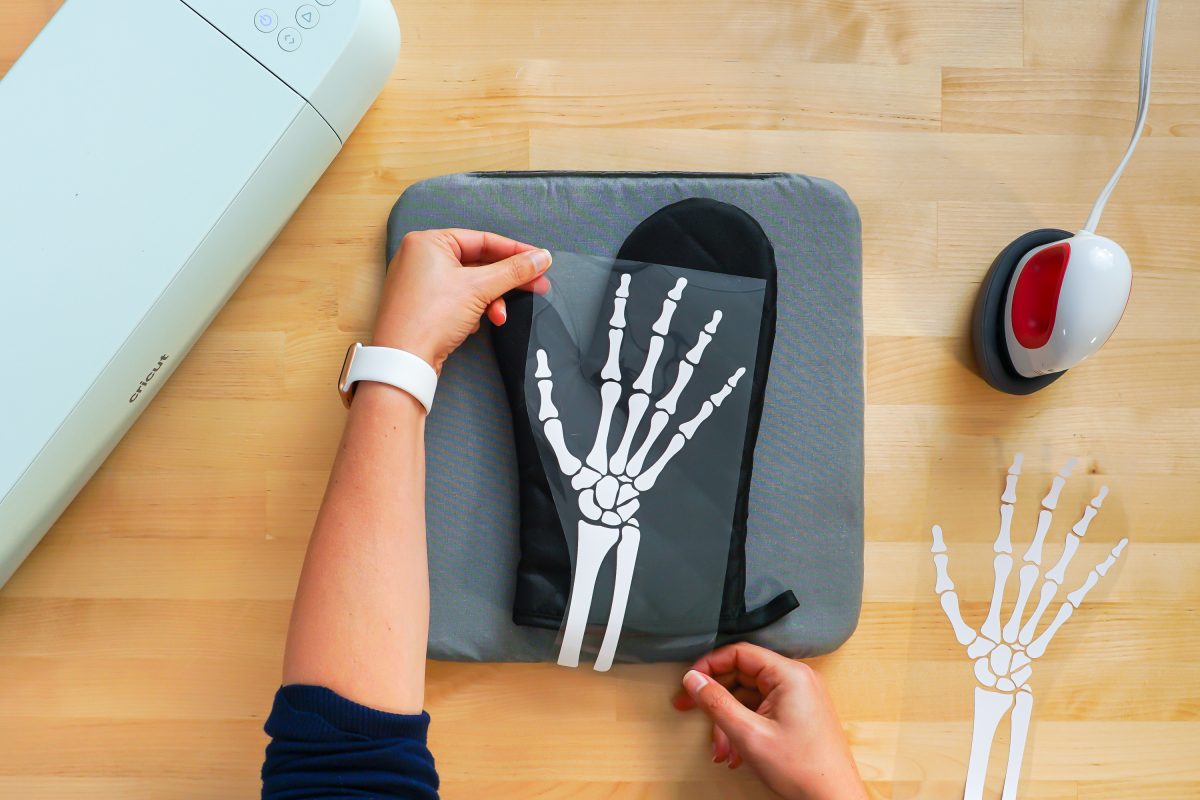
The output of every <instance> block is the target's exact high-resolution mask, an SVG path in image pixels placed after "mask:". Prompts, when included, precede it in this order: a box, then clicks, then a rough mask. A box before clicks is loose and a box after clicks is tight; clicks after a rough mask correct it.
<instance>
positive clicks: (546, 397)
mask: <svg viewBox="0 0 1200 800" xmlns="http://www.w3.org/2000/svg"><path fill="white" fill-rule="evenodd" d="M536 358H537V369H536V370H535V371H534V373H533V376H534V377H535V378H537V379H538V396H539V398H540V403H539V406H540V407H539V408H538V420H539V421H541V423H542V430H543V431H545V434H546V441H547V442H549V443H550V449H551V450H553V451H554V457H555V458H556V459H557V460H558V468H559V470H560V471H561V472H562V474H563V475H574V474H575V473H577V472H579V470H580V468H581V467H582V466H583V463H582V462H580V460H579V459H578V458H576V457H575V456H573V455H572V454H571V451H570V450H568V449H567V443H566V441H565V440H564V439H563V427H562V421H561V420H559V418H558V409H557V408H555V406H554V401H553V400H552V399H551V393H552V392H553V390H554V383H553V377H554V376H553V375H552V374H551V372H550V360H549V358H548V357H547V356H546V351H545V350H538V351H537V354H536Z"/></svg>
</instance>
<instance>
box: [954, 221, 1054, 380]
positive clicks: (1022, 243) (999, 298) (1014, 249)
mask: <svg viewBox="0 0 1200 800" xmlns="http://www.w3.org/2000/svg"><path fill="white" fill-rule="evenodd" d="M1070 237H1071V234H1070V233H1068V232H1067V231H1064V230H1059V229H1058V228H1040V229H1038V230H1036V231H1030V232H1029V233H1026V234H1024V235H1023V236H1018V237H1017V238H1016V239H1014V240H1013V242H1012V243H1011V244H1009V245H1008V247H1005V248H1004V249H1003V250H1001V251H1000V255H998V256H996V260H995V261H993V262H992V266H991V269H989V270H988V273H987V277H986V278H984V279H983V285H982V286H980V287H979V296H978V297H976V298H975V311H974V313H973V314H972V315H971V341H972V345H973V347H974V350H975V363H976V364H977V365H978V367H979V374H980V376H982V377H983V379H984V380H985V381H987V382H988V383H989V384H991V386H992V387H993V388H995V389H999V390H1000V391H1002V392H1007V393H1008V394H1019V395H1024V394H1033V393H1034V392H1036V391H1038V390H1039V389H1044V388H1046V387H1047V386H1049V385H1050V384H1052V383H1054V382H1055V381H1056V380H1058V379H1059V378H1061V377H1062V376H1063V374H1064V373H1065V370H1064V371H1063V372H1055V373H1053V374H1051V375H1038V376H1037V377H1036V378H1026V377H1025V376H1024V375H1022V374H1021V373H1019V372H1017V370H1016V368H1015V367H1014V366H1013V363H1012V358H1010V357H1009V354H1008V343H1007V342H1006V341H1005V339H1004V306H1005V303H1006V302H1007V300H1008V285H1009V283H1010V282H1011V281H1012V276H1013V273H1014V272H1016V270H1017V264H1019V263H1021V259H1022V258H1024V257H1025V254H1026V253H1028V252H1029V251H1030V250H1032V249H1033V248H1035V247H1040V246H1042V245H1044V244H1050V243H1051V242H1058V241H1062V240H1063V239H1069V238H1070Z"/></svg>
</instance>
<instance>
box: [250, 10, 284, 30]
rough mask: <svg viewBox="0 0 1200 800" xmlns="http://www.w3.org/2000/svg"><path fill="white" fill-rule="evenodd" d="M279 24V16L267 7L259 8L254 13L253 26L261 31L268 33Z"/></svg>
mask: <svg viewBox="0 0 1200 800" xmlns="http://www.w3.org/2000/svg"><path fill="white" fill-rule="evenodd" d="M278 24H279V17H278V16H276V14H275V12H274V11H272V10H271V9H269V8H260V9H259V10H258V13H256V14H255V15H254V27H256V28H258V29H259V30H260V31H262V32H263V33H270V32H271V31H273V30H275V26H276V25H278Z"/></svg>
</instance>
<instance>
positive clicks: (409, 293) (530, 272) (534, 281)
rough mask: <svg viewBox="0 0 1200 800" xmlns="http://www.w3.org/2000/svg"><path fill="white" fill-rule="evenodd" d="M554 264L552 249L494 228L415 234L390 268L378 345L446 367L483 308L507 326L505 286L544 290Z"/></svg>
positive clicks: (377, 327)
mask: <svg viewBox="0 0 1200 800" xmlns="http://www.w3.org/2000/svg"><path fill="white" fill-rule="evenodd" d="M549 267H550V253H549V252H548V251H546V250H539V249H537V248H535V247H533V246H532V245H528V244H523V243H521V242H517V241H514V240H512V239H508V238H505V237H503V236H499V235H497V234H494V233H485V232H482V231H470V230H462V229H458V228H451V229H446V230H430V231H415V232H413V233H409V234H408V235H406V236H405V237H404V241H403V242H401V244H400V249H399V250H398V251H397V252H396V257H395V258H394V259H392V263H391V266H390V267H389V268H388V276H387V280H386V282H385V283H384V289H383V298H382V299H381V300H380V302H379V314H378V316H377V318H376V320H375V335H374V337H373V340H372V343H373V344H375V345H380V346H384V347H396V348H400V349H401V350H407V351H408V352H410V353H413V354H414V355H417V356H420V357H421V358H423V359H425V361H427V362H429V364H430V365H431V366H432V367H433V368H434V369H435V370H437V371H438V372H439V373H440V372H441V371H442V364H443V363H445V361H446V357H447V356H449V355H450V353H452V352H453V351H454V350H455V348H457V347H458V346H459V345H461V344H462V343H463V341H465V340H466V338H467V336H469V335H470V334H472V333H474V332H475V331H477V330H479V324H480V320H481V318H482V317H483V315H484V314H485V313H486V314H487V317H488V319H490V320H491V321H492V323H493V324H495V325H503V324H504V321H505V319H506V318H507V311H506V310H505V307H504V294H505V293H506V292H509V291H511V290H513V289H526V290H528V291H533V292H545V291H546V290H547V289H548V288H549V286H550V284H549V282H548V281H547V280H546V278H545V277H543V273H545V271H546V270H547V269H548V268H549Z"/></svg>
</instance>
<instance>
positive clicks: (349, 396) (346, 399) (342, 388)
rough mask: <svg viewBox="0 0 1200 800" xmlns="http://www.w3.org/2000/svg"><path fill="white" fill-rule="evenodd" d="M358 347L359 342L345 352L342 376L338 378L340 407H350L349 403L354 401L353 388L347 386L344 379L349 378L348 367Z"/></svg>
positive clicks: (359, 345)
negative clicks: (340, 398) (340, 397)
mask: <svg viewBox="0 0 1200 800" xmlns="http://www.w3.org/2000/svg"><path fill="white" fill-rule="evenodd" d="M360 347H362V343H361V342H355V343H354V344H352V345H350V349H348V350H347V351H346V360H345V361H343V362H342V374H341V375H339V376H338V394H340V395H341V396H342V405H344V406H345V407H346V408H349V407H350V401H351V400H353V399H354V387H353V386H347V385H346V379H347V378H349V377H350V366H351V365H352V364H353V363H354V354H355V353H357V352H358V349H359V348H360Z"/></svg>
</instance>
